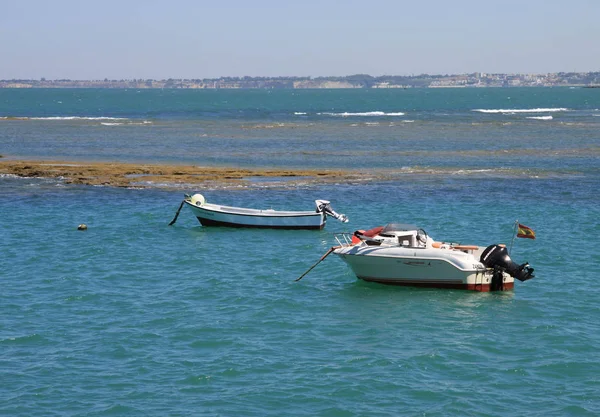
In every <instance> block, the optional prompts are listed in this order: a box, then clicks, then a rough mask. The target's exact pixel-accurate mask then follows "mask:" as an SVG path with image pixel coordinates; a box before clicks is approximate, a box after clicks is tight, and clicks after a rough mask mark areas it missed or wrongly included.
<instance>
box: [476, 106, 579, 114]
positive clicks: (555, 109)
mask: <svg viewBox="0 0 600 417" xmlns="http://www.w3.org/2000/svg"><path fill="white" fill-rule="evenodd" d="M472 111H476V112H479V113H489V114H498V113H501V114H515V113H551V112H560V111H569V109H567V108H564V107H551V108H539V109H473V110H472Z"/></svg>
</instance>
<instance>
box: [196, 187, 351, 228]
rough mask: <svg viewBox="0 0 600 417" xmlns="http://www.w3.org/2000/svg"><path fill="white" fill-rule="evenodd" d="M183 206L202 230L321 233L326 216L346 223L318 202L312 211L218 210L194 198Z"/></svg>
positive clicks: (327, 204)
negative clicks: (236, 228)
mask: <svg viewBox="0 0 600 417" xmlns="http://www.w3.org/2000/svg"><path fill="white" fill-rule="evenodd" d="M184 202H185V203H186V204H187V205H188V207H190V209H191V210H192V212H193V214H194V215H195V216H196V218H197V219H198V221H199V222H200V224H202V225H203V226H224V227H249V228H268V229H322V228H323V227H325V223H326V221H327V215H330V216H333V217H336V218H338V219H339V220H340V221H343V222H346V221H348V220H347V218H346V216H345V215H343V214H338V213H336V212H335V211H333V210H332V209H331V207H330V206H329V202H328V201H325V200H317V201H316V202H315V203H316V205H317V209H316V210H315V211H278V210H271V209H268V210H258V209H250V208H242V207H229V206H221V205H218V204H210V203H206V202H205V201H204V197H202V196H201V195H200V194H195V195H193V196H192V197H189V198H186V200H184Z"/></svg>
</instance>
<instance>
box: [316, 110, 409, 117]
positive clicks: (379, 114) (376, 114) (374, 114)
mask: <svg viewBox="0 0 600 417" xmlns="http://www.w3.org/2000/svg"><path fill="white" fill-rule="evenodd" d="M317 114H318V115H325V116H339V117H382V116H404V115H405V113H402V112H388V113H386V112H383V111H368V112H342V113H332V112H323V113H317Z"/></svg>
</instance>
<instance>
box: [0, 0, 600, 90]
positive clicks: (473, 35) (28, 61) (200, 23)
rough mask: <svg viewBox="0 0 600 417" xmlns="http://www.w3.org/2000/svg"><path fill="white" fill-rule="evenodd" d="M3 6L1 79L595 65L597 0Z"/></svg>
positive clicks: (580, 68)
mask: <svg viewBox="0 0 600 417" xmlns="http://www.w3.org/2000/svg"><path fill="white" fill-rule="evenodd" d="M2 9H3V12H2V14H1V15H0V39H1V40H2V42H1V43H0V45H1V46H0V51H1V54H0V56H1V57H2V61H3V64H2V65H1V66H0V79H4V80H6V79H32V80H33V79H41V78H45V79H47V80H59V79H70V80H103V79H105V78H106V79H111V80H112V79H117V80H118V79H155V80H162V79H169V78H173V79H204V78H221V77H243V76H250V77H313V78H315V77H345V76H349V75H354V74H368V75H371V76H374V77H377V76H383V75H396V76H410V75H419V74H429V75H452V74H469V73H474V72H483V73H490V74H497V73H502V74H547V73H557V72H595V71H600V42H598V39H600V25H598V24H597V21H596V20H597V17H598V16H600V2H598V1H596V0H573V1H571V2H569V3H568V4H565V3H564V2H558V1H557V0H549V1H542V0H531V1H529V2H527V3H522V2H519V1H516V0H505V1H504V2H502V3H501V4H497V3H494V4H488V3H485V2H481V1H474V0H458V1H455V2H452V3H451V4H450V3H448V2H445V1H442V0H431V1H429V2H427V3H420V4H413V3H406V2H398V1H392V0H379V1H375V2H371V3H364V2H359V1H356V0H350V1H348V2H346V3H345V4H343V5H340V4H339V3H338V2H336V3H334V2H331V1H326V0H325V1H323V0H322V1H315V0H307V1H305V2H303V3H301V4H292V5H290V4H283V3H282V2H277V1H274V0H257V1H255V2H251V3H247V2H242V1H240V0H230V1H225V2H220V3H218V4H217V3H212V2H206V1H192V0H174V1H171V2H169V3H168V4H165V3H163V2H158V1H155V0H154V1H153V0H149V1H145V2H142V1H139V0H132V1H128V2H122V1H121V2H117V1H115V0H106V1H103V2H97V3H92V2H85V3H84V2H78V1H75V0H57V1H54V2H43V1H39V0H22V1H20V2H18V3H17V2H14V3H8V4H5V5H3V6H2Z"/></svg>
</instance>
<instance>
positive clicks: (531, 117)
mask: <svg viewBox="0 0 600 417" xmlns="http://www.w3.org/2000/svg"><path fill="white" fill-rule="evenodd" d="M527 119H533V120H552V119H553V117H552V116H530V117H527Z"/></svg>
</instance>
